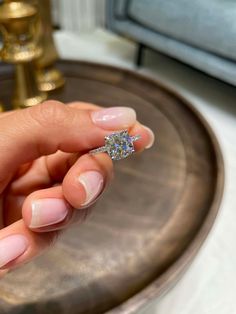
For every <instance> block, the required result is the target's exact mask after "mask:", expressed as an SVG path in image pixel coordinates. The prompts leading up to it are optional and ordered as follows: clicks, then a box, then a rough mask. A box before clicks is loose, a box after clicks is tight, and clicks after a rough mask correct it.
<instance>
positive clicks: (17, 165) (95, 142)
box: [0, 101, 151, 277]
mask: <svg viewBox="0 0 236 314" xmlns="http://www.w3.org/2000/svg"><path fill="white" fill-rule="evenodd" d="M101 109H102V108H101V107H98V106H96V105H93V104H88V103H79V102H75V103H71V104H68V105H67V106H65V105H64V104H61V103H59V102H56V101H48V102H45V103H44V104H41V105H37V106H35V107H32V108H28V109H23V110H20V111H12V112H7V113H2V114H0V134H1V137H0V150H1V154H0V193H1V194H0V241H1V239H3V238H5V237H7V236H9V235H14V234H22V235H24V236H25V237H26V238H27V240H28V244H29V245H28V248H27V250H26V251H25V252H24V253H23V254H22V255H20V256H19V257H17V258H16V259H15V260H13V261H11V262H9V263H8V264H7V265H5V266H4V267H2V268H1V269H0V277H2V276H3V275H5V274H6V273H7V271H8V270H11V269H12V268H15V267H18V266H21V265H22V264H24V263H26V262H29V261H31V260H32V259H33V258H34V257H35V256H37V255H39V254H41V253H42V252H43V251H44V250H45V249H47V248H49V247H50V246H51V245H53V243H54V242H55V240H56V239H57V238H58V236H59V235H60V234H61V232H62V231H63V230H64V229H65V228H67V227H69V226H70V224H72V223H74V222H82V221H83V220H84V219H85V218H86V216H87V214H88V213H89V211H90V210H91V208H92V206H88V207H86V208H84V207H83V206H81V204H82V203H83V201H84V200H85V197H86V195H85V191H84V189H83V187H82V186H79V185H78V182H76V178H77V177H78V175H79V174H80V173H83V172H85V171H90V170H96V171H99V172H100V173H101V174H102V175H103V178H104V181H105V184H104V187H103V191H102V192H104V191H105V189H106V187H107V186H108V185H109V184H110V182H111V179H112V176H113V163H112V161H111V159H110V157H109V156H108V155H107V154H105V153H101V154H97V155H89V154H88V153H87V152H88V151H89V150H90V149H92V148H95V147H98V146H102V145H103V144H104V136H105V135H107V134H109V133H112V132H114V131H117V129H115V130H109V131H108V130H104V129H101V128H99V127H97V126H96V125H94V124H93V122H92V120H91V117H90V114H91V112H92V111H97V110H101ZM129 133H130V134H131V135H134V134H140V135H141V139H140V140H139V141H137V142H135V149H136V151H142V150H143V149H144V148H145V147H146V146H149V144H150V141H151V138H150V133H148V131H147V130H146V129H145V128H144V127H143V126H142V125H141V124H140V123H139V122H138V121H136V122H134V124H133V125H131V126H130V127H129ZM41 198H57V199H58V198H59V199H60V198H61V199H64V200H66V201H67V202H68V204H69V212H68V215H67V216H66V218H65V219H64V220H63V221H62V222H60V223H57V224H55V225H51V226H47V227H42V228H38V229H37V228H36V229H32V228H30V221H31V204H32V201H34V200H38V199H41ZM91 205H92V204H91ZM74 208H77V209H74Z"/></svg>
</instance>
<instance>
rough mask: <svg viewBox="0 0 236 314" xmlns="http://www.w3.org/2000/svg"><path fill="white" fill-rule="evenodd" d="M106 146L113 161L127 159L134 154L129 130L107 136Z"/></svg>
mask: <svg viewBox="0 0 236 314" xmlns="http://www.w3.org/2000/svg"><path fill="white" fill-rule="evenodd" d="M105 146H106V149H107V153H108V154H109V156H110V157H111V159H112V160H120V159H123V158H126V157H128V156H129V155H131V154H132V153H133V152H134V144H133V140H132V137H131V136H129V133H128V131H127V130H125V131H121V132H116V133H112V134H110V135H108V136H106V137H105Z"/></svg>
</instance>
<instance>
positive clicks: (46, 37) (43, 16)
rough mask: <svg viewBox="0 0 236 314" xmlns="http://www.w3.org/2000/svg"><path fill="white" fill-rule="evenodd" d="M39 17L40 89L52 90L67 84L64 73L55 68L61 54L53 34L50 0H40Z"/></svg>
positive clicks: (38, 72)
mask: <svg viewBox="0 0 236 314" xmlns="http://www.w3.org/2000/svg"><path fill="white" fill-rule="evenodd" d="M34 1H35V0H34ZM38 9H39V17H40V21H41V33H42V36H40V46H41V47H42V48H43V53H42V55H41V56H40V57H39V58H38V59H37V60H36V67H37V78H38V84H39V89H40V90H42V91H52V90H54V89H57V88H59V87H61V86H63V85H64V84H65V79H64V77H63V75H62V73H61V72H60V71H59V70H58V69H57V68H55V62H56V61H57V60H58V58H59V56H58V53H57V50H56V47H55V44H54V40H53V35H52V18H51V3H50V0H38Z"/></svg>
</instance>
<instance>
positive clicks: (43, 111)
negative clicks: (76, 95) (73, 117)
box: [30, 101, 69, 127]
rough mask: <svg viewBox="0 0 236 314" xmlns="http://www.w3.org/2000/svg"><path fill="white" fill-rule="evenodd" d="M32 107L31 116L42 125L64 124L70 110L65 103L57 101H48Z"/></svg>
mask: <svg viewBox="0 0 236 314" xmlns="http://www.w3.org/2000/svg"><path fill="white" fill-rule="evenodd" d="M30 109H31V110H30V114H31V117H32V118H33V119H34V120H35V121H36V122H37V123H38V124H40V126H42V127H47V126H48V125H49V124H50V125H53V126H62V125H64V124H65V120H66V119H67V116H68V112H69V111H68V108H67V107H66V106H65V105H64V104H62V103H60V102H57V101H46V102H44V103H42V104H40V105H37V106H35V107H32V108H30Z"/></svg>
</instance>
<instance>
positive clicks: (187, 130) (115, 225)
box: [0, 61, 224, 314]
mask: <svg viewBox="0 0 236 314" xmlns="http://www.w3.org/2000/svg"><path fill="white" fill-rule="evenodd" d="M0 67H1V69H2V71H1V74H0V99H1V101H2V102H4V103H5V104H9V99H10V95H11V91H12V68H11V67H10V66H7V65H4V66H3V65H0ZM59 68H60V69H61V70H62V71H63V72H64V74H65V76H66V79H67V82H66V86H65V88H64V89H62V90H60V91H57V92H56V93H54V95H51V98H56V99H59V100H61V101H64V102H69V101H73V100H82V101H88V102H94V103H96V104H99V105H102V106H131V107H133V108H134V109H135V110H136V111H137V115H138V118H139V120H140V121H141V122H142V123H144V124H146V125H148V126H149V127H151V128H152V129H153V130H154V132H155V134H156V138H157V141H156V143H155V145H154V147H153V148H152V149H150V150H147V151H145V152H143V153H141V154H135V155H133V156H132V157H130V158H127V159H125V160H122V161H119V162H116V163H115V179H114V182H113V184H112V186H111V187H110V188H109V190H108V191H107V192H106V193H105V194H104V196H103V197H102V198H101V199H100V200H99V202H98V203H97V204H96V206H95V208H94V211H93V213H92V215H91V217H90V218H88V220H87V221H86V222H85V223H84V224H83V225H81V226H77V225H74V226H73V227H72V228H70V229H69V230H68V231H67V232H65V234H64V235H63V236H62V238H61V239H60V240H59V241H58V243H57V244H56V246H55V247H54V248H52V249H51V250H50V251H49V252H48V253H46V254H44V255H43V256H41V257H40V258H38V259H36V260H35V261H34V262H32V263H30V264H28V265H25V266H24V267H23V268H21V269H18V270H16V271H14V272H12V273H10V274H9V275H8V276H6V277H5V278H4V279H3V280H1V282H0V313H1V314H2V313H4V314H5V313H6V314H10V313H11V314H27V313H30V314H34V313H38V314H39V313H40V314H49V313H50V314H51V313H57V314H68V313H69V314H80V313H94V314H98V313H104V312H109V313H113V314H114V313H132V312H135V311H136V310H137V309H138V308H139V307H140V306H142V305H143V304H145V303H146V302H147V301H148V300H150V299H152V298H154V297H158V296H159V295H160V294H162V293H163V292H164V291H166V290H167V288H169V287H170V286H171V285H173V284H174V282H176V280H177V279H178V278H179V277H180V275H181V274H182V273H183V271H184V270H185V269H186V267H187V266H188V265H189V263H190V262H191V260H192V259H193V257H194V256H195V254H196V252H197V251H198V249H199V248H200V246H201V244H202V243H203V242H204V239H205V238H206V236H207V234H208V232H209V230H210V229H211V226H212V224H213V222H214V220H215V216H216V214H217V211H218V208H219V204H220V200H221V196H222V191H223V182H224V170H223V161H222V157H221V152H220V149H219V146H218V143H217V141H216V139H215V137H214V135H213V133H212V132H211V130H210V128H209V126H208V125H207V124H206V122H205V121H204V119H203V118H202V117H201V116H200V115H199V114H198V113H197V112H196V111H195V110H194V109H193V108H192V107H191V105H189V104H188V103H187V102H186V101H185V100H184V99H182V98H181V97H180V96H179V95H178V94H176V93H174V92H172V91H170V90H169V89H167V88H166V87H165V86H162V85H161V84H160V83H159V82H156V81H153V80H151V79H147V78H145V77H142V76H140V75H138V74H136V73H133V72H130V71H128V70H122V69H117V68H113V67H110V66H104V65H97V64H90V63H82V62H72V61H61V62H60V63H59Z"/></svg>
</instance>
